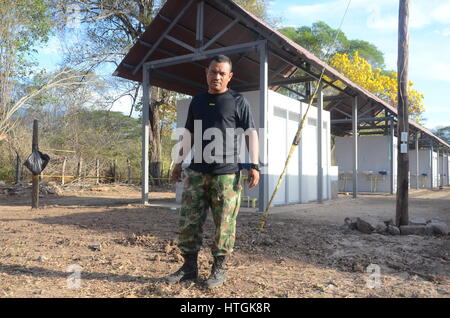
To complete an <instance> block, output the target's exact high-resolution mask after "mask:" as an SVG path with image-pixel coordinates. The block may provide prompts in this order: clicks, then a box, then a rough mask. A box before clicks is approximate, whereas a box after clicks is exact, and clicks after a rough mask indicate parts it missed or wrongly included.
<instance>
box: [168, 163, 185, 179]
mask: <svg viewBox="0 0 450 318" xmlns="http://www.w3.org/2000/svg"><path fill="white" fill-rule="evenodd" d="M181 171H182V168H181V163H177V164H175V166H174V167H173V170H172V176H171V178H170V181H171V182H178V181H180V179H181Z"/></svg>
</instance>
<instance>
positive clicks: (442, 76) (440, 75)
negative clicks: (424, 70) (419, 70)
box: [429, 62, 450, 82]
mask: <svg viewBox="0 0 450 318" xmlns="http://www.w3.org/2000/svg"><path fill="white" fill-rule="evenodd" d="M429 69H430V72H429V75H430V77H431V79H436V80H440V81H444V82H450V78H449V77H448V74H449V73H450V64H448V63H444V62H434V63H432V64H431V65H430V66H429Z"/></svg>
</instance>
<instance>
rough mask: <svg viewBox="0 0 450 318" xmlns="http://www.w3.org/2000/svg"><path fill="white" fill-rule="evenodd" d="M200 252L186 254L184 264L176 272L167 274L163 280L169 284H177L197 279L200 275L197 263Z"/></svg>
mask: <svg viewBox="0 0 450 318" xmlns="http://www.w3.org/2000/svg"><path fill="white" fill-rule="evenodd" d="M197 256H198V254H185V255H183V257H184V264H183V266H181V268H180V269H179V270H177V271H176V272H175V273H173V274H171V275H169V276H166V277H164V278H163V280H164V281H165V282H166V283H169V284H176V283H179V282H181V281H184V280H189V279H197V277H198V265H197Z"/></svg>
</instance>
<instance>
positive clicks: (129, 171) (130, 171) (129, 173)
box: [127, 158, 133, 184]
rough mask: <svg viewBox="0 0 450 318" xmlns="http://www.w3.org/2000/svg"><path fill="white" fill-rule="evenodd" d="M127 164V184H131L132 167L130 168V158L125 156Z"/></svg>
mask: <svg viewBox="0 0 450 318" xmlns="http://www.w3.org/2000/svg"><path fill="white" fill-rule="evenodd" d="M127 166H128V184H131V183H132V181H131V179H132V178H133V169H131V160H130V158H127Z"/></svg>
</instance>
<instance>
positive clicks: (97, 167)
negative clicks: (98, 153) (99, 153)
mask: <svg viewBox="0 0 450 318" xmlns="http://www.w3.org/2000/svg"><path fill="white" fill-rule="evenodd" d="M95 177H96V179H95V184H99V183H100V180H99V179H100V160H98V159H97V160H95Z"/></svg>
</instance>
